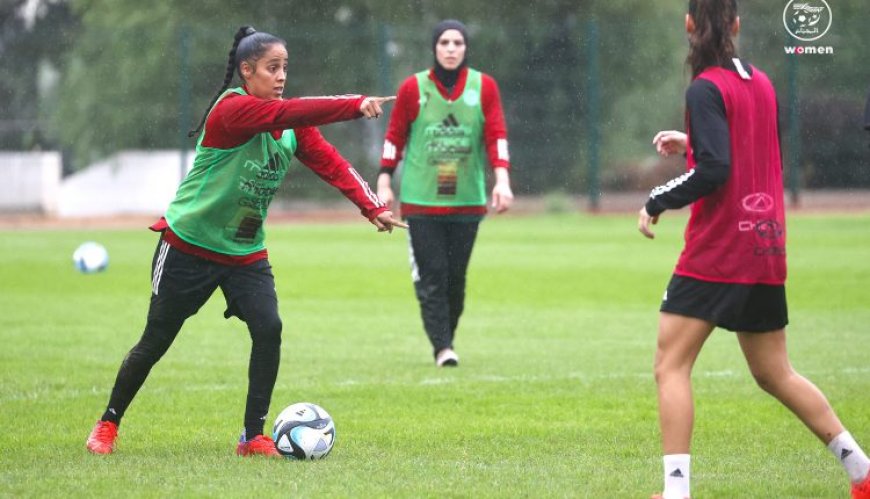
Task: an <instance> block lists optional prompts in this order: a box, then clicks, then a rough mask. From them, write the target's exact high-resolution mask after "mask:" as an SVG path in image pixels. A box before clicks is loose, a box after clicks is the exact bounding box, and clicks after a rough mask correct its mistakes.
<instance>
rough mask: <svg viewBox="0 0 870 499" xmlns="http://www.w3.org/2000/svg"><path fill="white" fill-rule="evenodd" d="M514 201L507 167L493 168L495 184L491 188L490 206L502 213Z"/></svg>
mask: <svg viewBox="0 0 870 499" xmlns="http://www.w3.org/2000/svg"><path fill="white" fill-rule="evenodd" d="M513 202H514V193H513V191H511V181H510V175H509V174H508V169H507V168H496V169H495V186H494V187H493V188H492V207H493V208H495V211H496V213H504V212H506V211H507V210H508V208H510V207H511V205H512V204H513Z"/></svg>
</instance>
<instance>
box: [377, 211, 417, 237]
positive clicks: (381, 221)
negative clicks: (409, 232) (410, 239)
mask: <svg viewBox="0 0 870 499" xmlns="http://www.w3.org/2000/svg"><path fill="white" fill-rule="evenodd" d="M371 222H372V224H373V225H374V226H375V227H377V228H378V232H393V229H394V228H395V227H401V228H403V229H407V228H408V224H406V223H404V222H402V221H401V220H397V219H396V218H395V216H394V215H393V212H392V211H389V210H388V211H384V212H381V213H379V214H378V216H376V217H375V218H373V219H372V220H371Z"/></svg>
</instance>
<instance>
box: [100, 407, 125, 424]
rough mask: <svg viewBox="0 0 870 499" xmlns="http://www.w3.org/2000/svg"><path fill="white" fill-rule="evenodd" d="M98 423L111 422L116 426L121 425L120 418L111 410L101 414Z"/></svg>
mask: <svg viewBox="0 0 870 499" xmlns="http://www.w3.org/2000/svg"><path fill="white" fill-rule="evenodd" d="M100 421H111V422H112V423H115V424H116V425H118V426H120V425H121V417H120V416H118V415H117V414H116V413H115V410H114V409H112V408H109V409H106V412H104V413H103V417H101V418H100Z"/></svg>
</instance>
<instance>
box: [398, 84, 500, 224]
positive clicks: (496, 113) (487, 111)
mask: <svg viewBox="0 0 870 499" xmlns="http://www.w3.org/2000/svg"><path fill="white" fill-rule="evenodd" d="M467 78H468V68H467V67H464V68H462V69H461V70H460V72H459V75H458V77H457V79H456V85H454V86H453V92H450V93H448V91H447V88H446V87H445V86H444V84H443V83H441V82H440V81H439V80H438V78H436V77H435V72H434V71H433V70H432V69H430V70H429V79H430V80H432V81H433V82H435V85H436V87H437V88H438V92H439V93H440V94H441V96H442V97H444V98H445V99H447V100H451V101H452V100H456V99H458V98H459V97H460V96H461V95H462V92H463V91H464V90H465V82H466V80H467ZM480 105H481V109H482V111H483V118H484V123H483V142H484V145H485V147H486V154H487V157H488V158H489V163H490V166H491V167H492V168H510V155H509V153H508V141H507V125H506V124H505V119H504V110H503V109H502V105H501V95H500V93H499V90H498V84H497V83H496V81H495V80H494V79H493V78H492V77H491V76H489V75H487V74H481V88H480ZM419 114H420V89H419V87H418V85H417V78H416V76H414V75H411V76H409V77H408V78H406V79H405V81H404V82H402V85H401V86H400V87H399V91H398V92H397V93H396V103H395V105H394V106H393V111H392V113H391V114H390V123H389V125H388V127H387V134H386V137H385V139H384V151H383V156H382V157H381V168H382V170H387V171H391V170H393V169H395V168H396V166H398V164H399V161H401V159H402V156H403V152H404V149H405V145H406V144H407V143H408V137H409V135H410V133H411V125H412V124H413V123H414V120H416V119H417V116H418V115H419ZM402 206H403V209H402V214H403V215H409V214H430V215H445V214H463V213H464V214H468V213H472V212H473V213H478V211H482V212H483V213H485V212H486V209H485V208H483V209H482V210H479V209H478V207H473V208H469V207H447V206H426V207H422V206H416V205H413V206H412V205H407V204H403V205H402Z"/></svg>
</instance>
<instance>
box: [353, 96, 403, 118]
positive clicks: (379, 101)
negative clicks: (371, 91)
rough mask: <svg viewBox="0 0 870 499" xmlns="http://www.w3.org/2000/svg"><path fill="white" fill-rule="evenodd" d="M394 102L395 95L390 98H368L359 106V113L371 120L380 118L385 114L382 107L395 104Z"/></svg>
mask: <svg viewBox="0 0 870 499" xmlns="http://www.w3.org/2000/svg"><path fill="white" fill-rule="evenodd" d="M394 100H396V96H395V95H393V96H390V97H366V98H365V99H363V101H362V104H360V106H359V112H360V113H362V115H363V116H365V117H366V118H369V119H371V118H380V116H381V115H382V114H384V110H383V108H382V107H381V106H383V105H384V104H386V103H387V102H393V101H394Z"/></svg>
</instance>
